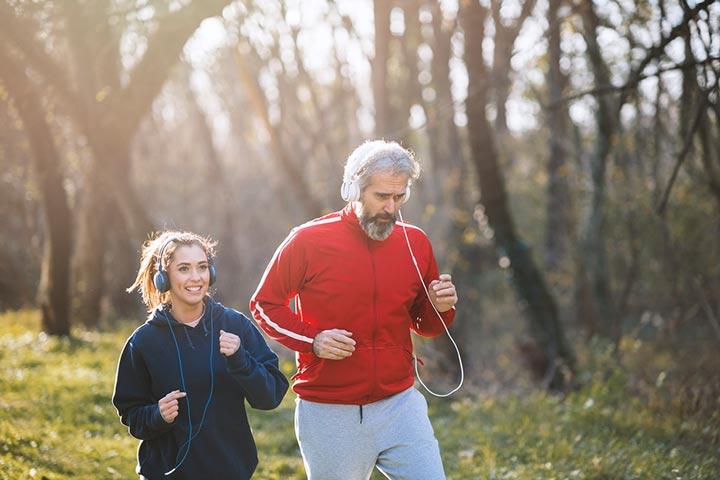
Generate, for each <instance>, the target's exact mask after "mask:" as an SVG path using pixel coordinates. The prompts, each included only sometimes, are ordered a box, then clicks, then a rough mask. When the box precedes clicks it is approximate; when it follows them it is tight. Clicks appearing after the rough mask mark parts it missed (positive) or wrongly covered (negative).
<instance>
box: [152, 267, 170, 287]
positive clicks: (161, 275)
mask: <svg viewBox="0 0 720 480" xmlns="http://www.w3.org/2000/svg"><path fill="white" fill-rule="evenodd" d="M153 284H154V285H155V288H157V291H158V292H160V293H165V292H167V291H168V290H170V279H169V278H168V275H167V273H165V271H164V270H158V271H157V272H155V275H153Z"/></svg>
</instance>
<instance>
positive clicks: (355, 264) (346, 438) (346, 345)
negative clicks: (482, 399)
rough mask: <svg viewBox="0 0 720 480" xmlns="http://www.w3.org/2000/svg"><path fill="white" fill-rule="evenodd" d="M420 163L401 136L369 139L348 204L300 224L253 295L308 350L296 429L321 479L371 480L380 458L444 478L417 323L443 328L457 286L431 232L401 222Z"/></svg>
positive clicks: (298, 385) (348, 171) (346, 189)
mask: <svg viewBox="0 0 720 480" xmlns="http://www.w3.org/2000/svg"><path fill="white" fill-rule="evenodd" d="M419 171H420V167H419V165H418V163H417V162H416V161H415V159H414V158H413V156H412V154H411V153H410V152H408V151H407V150H405V149H404V148H402V147H401V146H400V145H398V144H397V143H395V142H385V141H372V142H366V143H365V144H363V145H361V146H360V147H358V148H357V149H356V150H355V151H354V152H353V153H352V155H350V157H349V158H348V160H347V163H346V165H345V174H344V182H343V185H342V189H341V193H342V196H343V199H344V200H346V201H347V202H348V204H347V206H346V207H345V208H344V209H343V210H341V211H339V212H335V213H332V214H329V215H326V216H324V217H321V218H318V219H316V220H313V221H311V222H308V223H306V224H304V225H301V226H299V227H297V228H295V229H293V230H292V232H291V233H290V235H289V236H288V237H287V238H286V239H285V241H283V243H282V244H281V245H280V247H278V249H277V251H276V252H275V255H274V256H273V258H272V260H271V261H270V264H269V265H268V267H267V269H266V270H265V273H264V275H263V277H262V279H261V281H260V285H259V286H258V288H257V291H256V292H255V294H254V295H253V297H252V299H251V300H250V310H251V311H252V314H253V316H254V317H255V319H256V320H257V322H258V323H259V324H260V326H261V327H262V328H263V329H264V330H265V332H267V334H268V335H269V336H270V337H272V338H273V339H275V340H277V341H279V342H280V343H282V344H283V345H285V346H286V347H288V348H291V349H292V350H295V351H296V352H297V365H298V369H297V373H296V374H295V375H294V377H293V380H294V385H293V390H295V392H296V393H297V394H298V396H299V399H298V400H297V405H296V410H295V432H296V435H297V438H298V443H299V445H300V451H301V453H302V456H303V460H304V463H305V469H306V471H307V474H308V478H309V479H310V480H326V479H338V480H355V479H362V480H365V479H368V478H370V475H371V473H372V470H373V468H374V467H375V466H377V468H378V469H379V470H380V471H381V472H383V473H384V474H385V475H386V476H388V477H389V478H393V479H413V480H418V479H428V480H436V479H443V478H445V474H444V471H443V466H442V461H441V459H440V451H439V448H438V443H437V440H436V439H435V435H434V433H433V430H432V426H431V424H430V421H429V419H428V416H427V403H426V402H425V399H424V397H423V396H422V395H421V394H420V393H419V392H418V391H417V390H416V389H415V388H414V387H413V382H414V377H413V354H412V340H411V337H410V331H411V330H412V331H414V332H416V333H418V334H420V335H424V336H435V335H439V334H441V333H443V332H444V331H445V327H444V326H443V325H442V323H441V320H440V318H439V317H442V321H443V322H444V323H445V324H446V325H449V324H450V323H451V322H452V320H453V318H454V314H455V309H454V305H455V303H456V302H457V294H456V292H455V286H454V285H453V284H452V281H451V278H450V275H438V268H437V264H436V262H435V258H434V256H433V252H432V247H431V245H430V241H429V240H428V238H427V236H426V235H425V233H424V232H423V231H422V230H420V229H419V228H417V227H415V226H412V225H410V224H406V223H402V222H398V221H397V215H398V213H399V210H400V206H401V205H402V204H403V203H404V202H405V201H406V200H407V197H408V195H409V193H410V185H411V183H412V181H414V180H416V179H417V178H418V176H419ZM410 246H411V248H412V250H410V248H409V247H410ZM413 257H415V259H416V260H417V265H415V263H414V258H413ZM420 275H421V276H422V282H423V283H424V284H425V286H426V287H427V289H428V293H426V291H425V289H424V287H423V285H422V284H421V281H420ZM292 299H294V311H293V310H292V309H291V308H290V307H289V302H290V300H292ZM435 310H437V312H439V313H436V311H435Z"/></svg>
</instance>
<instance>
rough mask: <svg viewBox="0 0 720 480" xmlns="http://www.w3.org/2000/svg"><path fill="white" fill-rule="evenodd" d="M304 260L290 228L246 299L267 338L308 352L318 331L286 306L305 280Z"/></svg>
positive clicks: (300, 246)
mask: <svg viewBox="0 0 720 480" xmlns="http://www.w3.org/2000/svg"><path fill="white" fill-rule="evenodd" d="M306 260H307V259H306V257H305V252H304V249H303V248H302V245H301V241H300V240H299V239H298V235H297V230H293V231H292V232H290V235H288V237H287V238H286V239H285V240H284V241H283V242H282V243H281V244H280V246H279V247H278V248H277V250H276V251H275V254H274V255H273V257H272V259H271V260H270V263H269V264H268V266H267V268H266V269H265V273H264V274H263V276H262V279H261V280H260V284H259V285H258V288H257V290H256V291H255V294H254V295H253V296H252V298H251V299H250V312H251V313H252V315H253V317H254V318H255V321H256V322H257V323H258V325H260V327H261V328H262V329H263V330H264V331H265V333H267V334H268V336H269V337H270V338H272V339H273V340H277V341H278V342H280V343H282V344H283V345H285V346H286V347H288V348H290V349H291V350H295V351H297V352H307V353H309V352H312V351H313V339H314V338H315V335H317V334H318V332H319V330H318V329H316V328H315V327H312V326H311V325H309V324H307V323H304V322H302V321H300V316H299V315H297V314H296V313H295V312H293V311H292V310H291V309H290V299H291V298H293V297H294V296H295V295H296V294H297V292H299V291H300V289H301V288H302V285H303V283H304V280H305V271H306V268H307V262H306Z"/></svg>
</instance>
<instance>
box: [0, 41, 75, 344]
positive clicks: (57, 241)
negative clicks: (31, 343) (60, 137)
mask: <svg viewBox="0 0 720 480" xmlns="http://www.w3.org/2000/svg"><path fill="white" fill-rule="evenodd" d="M0 63H1V64H2V65H3V68H2V69H1V70H0V79H1V80H2V81H3V83H4V84H5V86H6V87H7V89H8V90H9V91H10V94H11V95H12V97H13V99H14V103H15V108H16V110H17V112H18V115H19V116H20V118H21V119H22V122H23V126H24V130H25V133H26V135H27V136H28V140H29V144H30V148H31V150H32V155H31V158H32V160H33V170H34V174H35V179H36V181H37V183H38V187H39V192H40V197H41V200H42V205H43V211H44V219H45V228H46V232H47V233H46V236H45V244H44V253H43V261H42V268H41V276H40V284H39V287H38V292H37V296H38V303H39V304H40V309H41V311H42V326H43V329H44V330H45V331H46V332H47V333H49V334H51V335H68V334H69V333H70V316H69V314H70V258H71V246H72V223H73V221H72V215H71V213H70V206H69V201H68V198H67V194H66V192H65V189H64V187H63V173H62V168H61V166H60V159H59V155H58V152H57V149H56V148H55V143H54V139H53V135H52V133H51V131H50V126H49V125H48V123H47V122H46V120H45V119H46V117H47V112H46V110H45V108H44V107H43V106H42V104H41V101H42V96H41V95H40V94H39V93H38V92H37V90H36V87H35V85H34V82H33V81H32V79H30V78H28V76H27V74H26V73H25V70H24V69H23V68H22V66H21V65H19V64H18V63H17V60H16V59H14V58H13V57H12V56H11V55H9V54H8V53H7V52H6V51H5V49H4V48H2V47H0Z"/></svg>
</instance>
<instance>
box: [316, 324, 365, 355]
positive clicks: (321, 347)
mask: <svg viewBox="0 0 720 480" xmlns="http://www.w3.org/2000/svg"><path fill="white" fill-rule="evenodd" d="M350 337H352V332H348V331H347V330H340V329H338V328H333V329H332V330H323V331H322V332H320V333H318V334H317V335H315V339H314V340H313V344H312V345H313V352H315V355H317V356H318V357H320V358H326V359H328V360H342V359H343V358H347V357H349V356H350V355H352V353H353V352H354V351H355V340H353V339H352V338H350Z"/></svg>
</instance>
